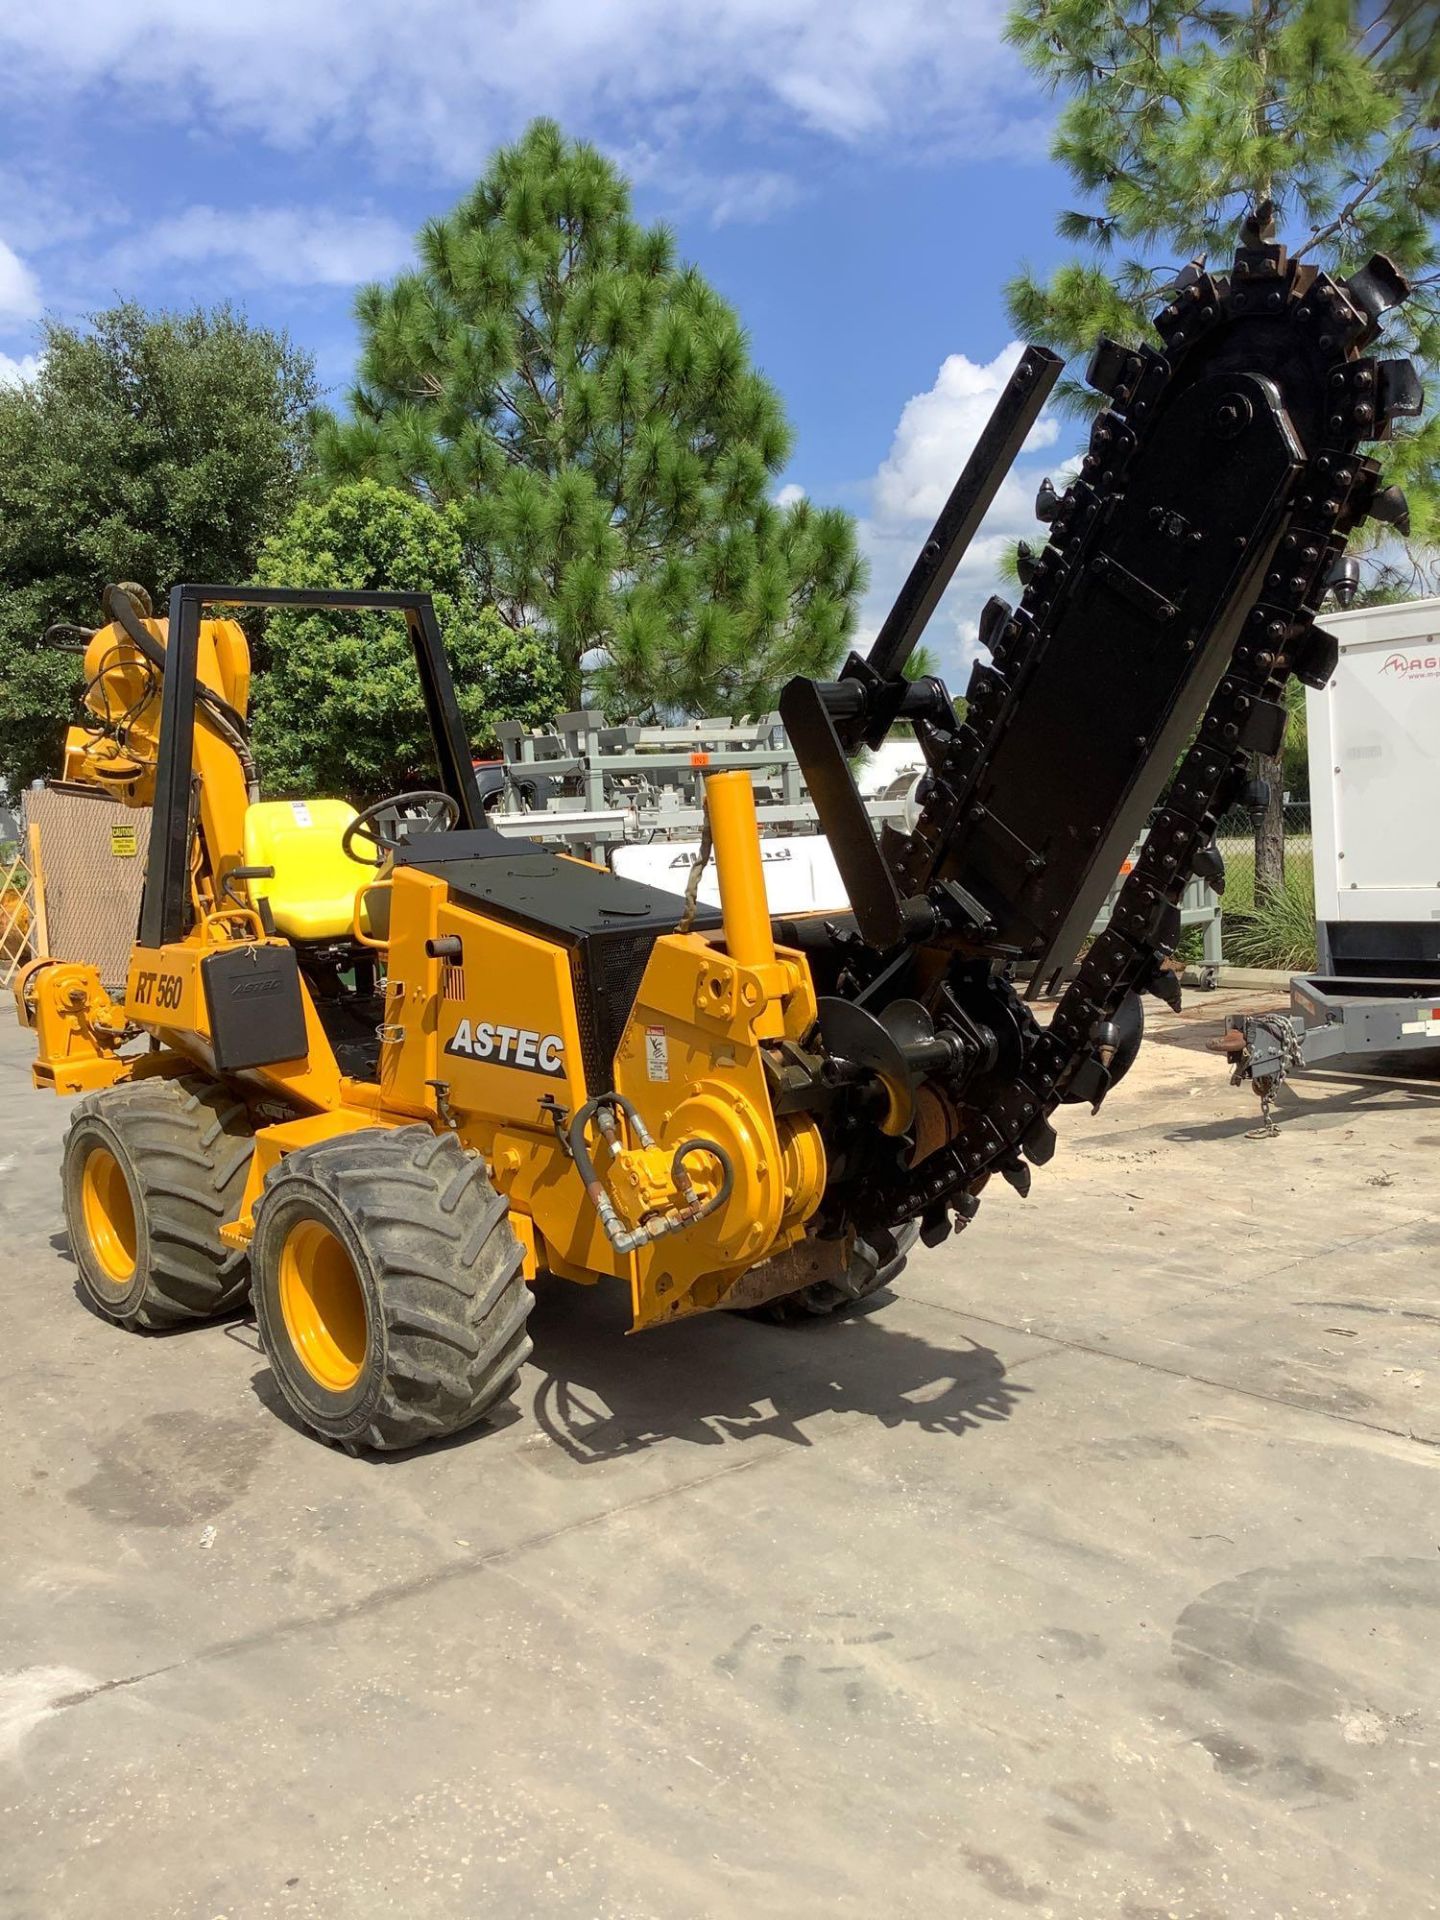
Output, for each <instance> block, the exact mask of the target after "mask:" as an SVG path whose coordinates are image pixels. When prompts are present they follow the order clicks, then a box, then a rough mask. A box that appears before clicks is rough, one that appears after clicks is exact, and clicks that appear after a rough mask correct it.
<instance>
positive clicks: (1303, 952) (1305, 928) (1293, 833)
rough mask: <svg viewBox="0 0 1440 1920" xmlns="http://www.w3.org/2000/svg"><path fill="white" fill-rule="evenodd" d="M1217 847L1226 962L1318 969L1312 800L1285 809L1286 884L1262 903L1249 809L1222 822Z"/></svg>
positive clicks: (1239, 809) (1233, 811) (1234, 810)
mask: <svg viewBox="0 0 1440 1920" xmlns="http://www.w3.org/2000/svg"><path fill="white" fill-rule="evenodd" d="M1215 838H1216V843H1217V844H1218V846H1219V848H1220V852H1221V854H1222V855H1223V857H1224V860H1225V898H1224V923H1223V930H1222V935H1221V943H1222V949H1223V952H1224V957H1225V959H1226V960H1227V961H1229V962H1230V963H1231V965H1233V966H1246V967H1277V968H1280V969H1282V970H1288V971H1290V972H1299V971H1303V970H1304V969H1305V968H1307V967H1313V966H1314V965H1315V859H1314V850H1313V841H1312V838H1311V831H1310V806H1309V803H1308V801H1289V800H1287V802H1286V804H1285V808H1284V843H1283V844H1284V882H1283V885H1282V886H1281V887H1280V888H1279V889H1277V890H1276V891H1275V892H1273V893H1271V894H1269V895H1268V896H1267V897H1265V898H1263V899H1259V900H1257V898H1256V890H1255V824H1254V821H1253V820H1252V818H1251V816H1250V814H1249V812H1248V811H1247V810H1246V809H1245V808H1244V807H1235V808H1232V809H1231V811H1230V812H1229V813H1227V814H1226V815H1225V816H1224V818H1223V819H1222V820H1221V822H1220V825H1219V828H1218V830H1217V832H1216V836H1215Z"/></svg>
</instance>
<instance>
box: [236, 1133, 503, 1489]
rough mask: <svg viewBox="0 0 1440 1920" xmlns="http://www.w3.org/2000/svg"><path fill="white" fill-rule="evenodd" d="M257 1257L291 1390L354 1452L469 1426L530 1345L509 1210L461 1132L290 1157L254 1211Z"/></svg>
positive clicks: (327, 1143) (320, 1147)
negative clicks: (466, 1144) (457, 1137)
mask: <svg viewBox="0 0 1440 1920" xmlns="http://www.w3.org/2000/svg"><path fill="white" fill-rule="evenodd" d="M250 1262H251V1269H252V1272H253V1275H254V1281H253V1291H254V1299H255V1314H256V1319H257V1321H258V1324H259V1329H260V1339H261V1343H262V1345H263V1347H264V1349H265V1355H266V1358H267V1359H268V1360H269V1362H270V1365H271V1367H272V1369H273V1371H274V1374H275V1379H276V1382H277V1384H278V1385H279V1388H280V1391H281V1393H282V1394H283V1395H284V1397H285V1400H286V1401H287V1403H288V1404H289V1406H290V1407H291V1409H292V1410H293V1411H294V1413H295V1414H296V1415H297V1416H298V1417H299V1418H300V1419H301V1420H302V1421H303V1422H304V1424H305V1425H306V1426H307V1427H310V1428H311V1429H312V1430H313V1431H314V1432H316V1433H318V1434H320V1435H321V1436H322V1437H323V1438H325V1439H327V1440H333V1441H336V1442H337V1443H338V1444H339V1445H341V1446H343V1447H345V1448H347V1449H348V1450H349V1451H350V1452H351V1453H356V1452H358V1451H359V1450H360V1449H361V1448H362V1447H364V1448H373V1449H376V1450H377V1451H380V1452H392V1451H394V1450H396V1449H399V1448H402V1447H413V1446H418V1445H419V1444H420V1443H421V1442H422V1441H426V1440H433V1439H436V1438H439V1437H440V1436H442V1435H444V1434H450V1433H458V1432H460V1431H461V1430H462V1429H463V1428H465V1427H469V1426H472V1425H474V1423H475V1422H476V1421H477V1420H480V1419H482V1418H483V1417H484V1416H485V1415H486V1414H487V1413H489V1412H491V1411H492V1410H493V1408H494V1407H496V1406H497V1405H498V1404H499V1403H500V1402H501V1401H503V1400H504V1399H505V1398H507V1397H508V1395H509V1394H510V1393H511V1392H512V1391H513V1389H514V1386H515V1376H516V1374H517V1372H518V1369H519V1368H520V1366H521V1364H522V1363H523V1361H524V1360H525V1359H526V1358H527V1357H528V1355H529V1352H530V1338H529V1335H528V1333H527V1332H526V1328H525V1323H526V1320H527V1319H528V1317H529V1313H530V1306H531V1294H530V1289H529V1287H528V1286H527V1285H526V1282H525V1278H524V1274H523V1271H522V1266H523V1256H522V1253H521V1249H520V1243H519V1241H518V1240H517V1239H516V1237H515V1234H514V1231H513V1230H512V1228H511V1226H510V1222H509V1213H508V1208H507V1206H506V1203H505V1201H504V1199H503V1197H502V1196H501V1195H500V1194H498V1193H496V1191H495V1189H494V1187H492V1186H491V1184H490V1181H489V1179H488V1178H487V1177H486V1173H485V1164H484V1161H483V1160H482V1159H481V1158H480V1156H479V1155H478V1154H474V1153H471V1152H468V1151H467V1150H466V1149H465V1148H464V1147H463V1146H462V1145H461V1144H460V1142H459V1140H457V1139H456V1137H455V1136H454V1134H449V1133H441V1134H435V1133H432V1132H431V1131H430V1129H429V1128H428V1127H420V1126H415V1127H400V1128H396V1129H394V1130H385V1129H380V1128H374V1129H366V1130H364V1131H361V1132H358V1133H349V1134H344V1135H342V1136H340V1137H339V1138H337V1139H334V1140H324V1141H321V1142H319V1143H318V1144H317V1145H315V1146H313V1147H305V1148H302V1149H301V1150H300V1151H298V1152H296V1153H292V1154H289V1155H287V1156H286V1158H285V1159H284V1160H282V1161H281V1162H280V1164H279V1166H278V1167H276V1168H275V1170H274V1171H273V1172H272V1173H271V1174H270V1176H269V1178H268V1179H267V1181H266V1183H265V1191H264V1193H263V1195H262V1196H261V1199H260V1204H259V1206H258V1207H257V1209H256V1219H255V1236H254V1239H253V1240H252V1242H251V1246H250Z"/></svg>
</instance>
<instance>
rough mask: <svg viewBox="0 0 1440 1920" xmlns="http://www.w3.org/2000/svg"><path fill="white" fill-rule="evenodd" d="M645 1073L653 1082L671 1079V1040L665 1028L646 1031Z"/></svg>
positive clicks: (650, 1028)
mask: <svg viewBox="0 0 1440 1920" xmlns="http://www.w3.org/2000/svg"><path fill="white" fill-rule="evenodd" d="M645 1071H646V1073H647V1074H649V1076H650V1078H651V1079H652V1080H668V1079H669V1078H670V1039H669V1035H668V1034H667V1033H666V1031H665V1029H664V1027H646V1029H645Z"/></svg>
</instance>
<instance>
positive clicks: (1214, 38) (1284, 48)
mask: <svg viewBox="0 0 1440 1920" xmlns="http://www.w3.org/2000/svg"><path fill="white" fill-rule="evenodd" d="M1435 26H1436V15H1435V5H1434V0H1367V4H1356V3H1355V0H1248V3H1247V0H1240V4H1231V5H1225V4H1221V3H1220V0H1020V4H1018V5H1016V6H1014V7H1013V8H1012V10H1011V13H1010V16H1009V22H1008V25H1007V28H1006V34H1007V37H1008V39H1009V40H1010V41H1011V43H1012V44H1013V45H1014V46H1016V47H1017V48H1018V49H1019V51H1020V52H1021V54H1022V55H1023V57H1024V58H1025V60H1026V61H1027V63H1028V64H1029V65H1030V67H1031V68H1032V69H1033V70H1034V71H1035V72H1036V73H1037V74H1039V75H1040V77H1041V78H1042V79H1043V80H1044V81H1045V82H1046V83H1047V85H1049V86H1050V87H1051V88H1053V89H1054V90H1055V91H1056V92H1058V93H1060V94H1061V95H1063V96H1064V97H1065V100H1066V104H1065V107H1064V109H1063V111H1062V113H1061V115H1060V120H1059V124H1058V127H1057V130H1056V135H1055V140H1054V145H1053V148H1052V151H1053V153H1054V155H1055V157H1056V158H1057V159H1058V160H1060V161H1061V162H1062V163H1063V164H1064V166H1065V167H1066V168H1067V169H1068V171H1069V173H1070V175H1071V177H1072V179H1073V180H1074V181H1075V183H1076V185H1077V186H1078V187H1079V188H1080V190H1081V191H1082V193H1083V194H1084V196H1085V200H1086V204H1085V205H1084V206H1082V207H1080V208H1077V209H1074V210H1072V211H1069V212H1066V213H1065V214H1063V215H1062V217H1061V219H1060V221H1059V232H1060V234H1061V236H1062V237H1063V238H1064V239H1066V240H1069V241H1073V242H1074V243H1076V245H1077V246H1079V247H1080V248H1082V249H1083V252H1082V254H1081V256H1080V257H1078V258H1076V259H1074V260H1071V261H1069V262H1067V263H1066V264H1065V265H1063V266H1061V267H1060V268H1059V269H1058V270H1057V271H1056V272H1055V273H1054V274H1053V275H1052V276H1051V277H1050V279H1049V280H1048V281H1046V282H1043V283H1042V282H1041V281H1039V280H1037V279H1036V277H1035V276H1034V275H1033V274H1032V273H1030V272H1029V271H1028V270H1026V271H1022V272H1021V273H1020V275H1019V276H1018V277H1017V278H1016V279H1015V280H1013V281H1012V282H1011V283H1010V285H1009V286H1008V287H1007V289H1006V295H1007V300H1008V304H1009V307H1010V312H1011V316H1012V318H1013V320H1014V322H1015V325H1016V327H1017V328H1018V329H1019V331H1020V332H1021V334H1022V335H1023V336H1024V337H1025V338H1026V339H1030V340H1041V341H1044V342H1046V343H1047V344H1049V345H1051V346H1054V347H1057V348H1059V349H1060V350H1061V351H1062V352H1066V353H1079V352H1088V350H1089V349H1090V348H1091V347H1093V346H1094V344H1095V341H1096V340H1097V339H1098V338H1099V336H1100V335H1101V334H1110V335H1112V336H1114V337H1115V338H1117V339H1123V340H1127V341H1149V342H1151V343H1152V344H1156V343H1157V336H1156V335H1155V333H1154V331H1153V329H1152V327H1151V325H1150V318H1151V315H1152V314H1153V313H1154V312H1155V310H1156V309H1157V308H1158V307H1159V306H1161V305H1162V304H1163V300H1162V297H1161V296H1162V294H1163V292H1164V289H1165V288H1166V287H1167V286H1168V285H1169V284H1170V283H1172V282H1173V281H1174V279H1175V278H1176V275H1177V273H1178V272H1180V271H1181V270H1183V268H1184V267H1185V266H1186V264H1187V263H1188V262H1189V261H1190V260H1192V259H1200V260H1207V259H1208V260H1210V261H1214V262H1217V263H1219V264H1220V265H1222V266H1223V265H1224V264H1225V263H1226V262H1227V261H1228V259H1229V256H1230V254H1231V252H1232V250H1233V248H1234V244H1235V238H1236V235H1237V232H1238V230H1239V227H1240V223H1241V221H1242V219H1243V218H1244V216H1245V215H1246V214H1247V213H1250V212H1252V211H1255V210H1256V209H1258V208H1260V207H1261V206H1262V205H1263V204H1264V203H1266V202H1269V203H1270V204H1271V206H1272V207H1273V209H1274V217H1275V224H1276V238H1277V239H1279V240H1281V241H1282V242H1283V243H1284V244H1285V245H1286V246H1287V247H1288V248H1289V250H1290V253H1291V255H1292V257H1297V258H1300V259H1304V260H1311V261H1314V262H1316V263H1318V264H1319V265H1321V266H1323V267H1325V268H1326V269H1327V270H1329V271H1337V270H1338V271H1339V272H1340V273H1341V274H1344V273H1348V272H1350V271H1351V270H1353V269H1354V268H1355V267H1358V266H1361V265H1363V263H1364V262H1365V261H1366V260H1367V259H1368V258H1369V256H1370V255H1371V254H1372V253H1377V252H1378V253H1387V254H1389V255H1390V256H1391V257H1392V258H1393V259H1394V260H1395V262H1396V263H1397V265H1398V266H1399V267H1400V268H1401V269H1402V271H1403V272H1404V273H1405V274H1406V275H1407V276H1408V277H1409V278H1410V279H1411V281H1412V283H1413V285H1414V289H1415V291H1414V293H1413V295H1412V297H1411V299H1410V300H1409V301H1408V302H1407V304H1406V305H1405V306H1404V307H1403V308H1402V309H1401V310H1400V312H1399V313H1398V314H1397V315H1395V316H1393V317H1392V323H1391V325H1390V327H1389V329H1388V331H1387V337H1386V347H1385V351H1387V352H1393V353H1396V354H1408V355H1409V357H1410V358H1411V359H1413V360H1414V361H1415V362H1416V364H1417V366H1418V367H1419V368H1420V369H1421V371H1422V374H1423V373H1425V372H1426V370H1428V371H1429V373H1430V378H1431V382H1432V383H1433V381H1434V379H1435V377H1436V374H1437V371H1440V235H1437V221H1440V131H1437V129H1440V36H1437V35H1436V33H1435ZM1058 393H1059V396H1060V398H1061V399H1062V401H1068V402H1069V403H1070V404H1071V405H1072V406H1074V407H1075V408H1076V409H1077V410H1080V409H1084V408H1085V407H1087V406H1088V405H1090V404H1092V403H1093V396H1091V395H1089V393H1088V391H1087V390H1086V389H1085V388H1084V387H1083V386H1082V385H1081V384H1080V383H1079V382H1078V381H1066V382H1064V383H1062V385H1061V387H1060V388H1059V389H1058ZM1378 451H1379V452H1380V453H1381V454H1382V457H1383V458H1384V461H1385V465H1386V468H1387V474H1386V477H1387V479H1389V480H1397V481H1399V483H1400V484H1401V486H1403V487H1404V489H1405V491H1406V494H1407V496H1408V498H1409V502H1410V517H1411V529H1412V531H1411V536H1410V539H1409V541H1408V543H1407V552H1406V554H1405V555H1404V564H1403V570H1404V573H1405V574H1406V575H1408V579H1409V584H1410V588H1411V591H1412V592H1413V591H1416V590H1419V591H1422V592H1424V591H1435V590H1437V589H1440V413H1432V414H1431V415H1430V416H1429V418H1428V419H1427V420H1425V422H1424V423H1423V424H1419V425H1417V426H1416V427H1415V429H1414V430H1413V431H1410V432H1407V433H1403V434H1397V437H1396V438H1395V440H1394V441H1392V442H1391V443H1390V444H1389V445H1388V446H1387V447H1384V448H1381V449H1378ZM1370 565H1371V567H1372V569H1373V570H1374V572H1375V576H1376V584H1377V585H1382V586H1384V585H1386V584H1388V585H1389V587H1390V588H1391V589H1392V590H1393V586H1394V583H1395V580H1396V578H1397V550H1396V548H1395V546H1394V543H1393V541H1392V542H1390V544H1389V546H1388V548H1386V549H1382V551H1381V552H1380V553H1379V554H1377V555H1376V556H1375V558H1374V559H1373V560H1372V561H1371V562H1370ZM1257 772H1259V773H1260V775H1261V776H1262V777H1263V778H1264V779H1265V780H1266V782H1267V784H1268V785H1269V787H1270V794H1271V798H1270V805H1269V807H1268V809H1267V810H1266V815H1265V817H1264V818H1263V819H1262V820H1261V821H1260V822H1259V823H1257V828H1256V891H1257V895H1258V896H1263V895H1264V893H1265V892H1266V891H1267V890H1271V889H1273V888H1275V887H1276V886H1278V885H1279V883H1280V880H1281V877H1282V872H1281V859H1282V849H1283V817H1282V814H1281V806H1282V796H1283V779H1282V774H1283V768H1282V763H1281V762H1280V761H1279V760H1278V759H1276V760H1274V761H1269V760H1267V761H1265V762H1263V763H1260V764H1259V765H1257Z"/></svg>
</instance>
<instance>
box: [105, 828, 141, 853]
mask: <svg viewBox="0 0 1440 1920" xmlns="http://www.w3.org/2000/svg"><path fill="white" fill-rule="evenodd" d="M110 851H111V853H113V854H114V856H115V858H116V859H117V860H133V859H134V858H135V856H136V854H137V853H138V852H139V851H140V836H139V833H138V832H137V831H136V829H135V828H134V827H120V826H116V827H111V829H110Z"/></svg>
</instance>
